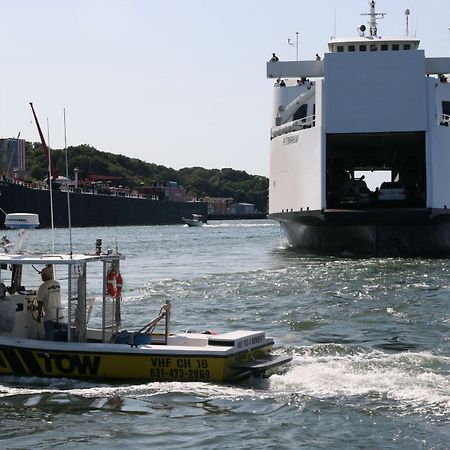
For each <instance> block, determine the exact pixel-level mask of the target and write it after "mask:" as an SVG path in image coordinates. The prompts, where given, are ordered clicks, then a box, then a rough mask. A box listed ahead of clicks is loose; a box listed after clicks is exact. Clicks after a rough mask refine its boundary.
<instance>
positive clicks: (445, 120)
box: [439, 114, 450, 127]
mask: <svg viewBox="0 0 450 450" xmlns="http://www.w3.org/2000/svg"><path fill="white" fill-rule="evenodd" d="M449 124H450V116H449V115H448V114H442V115H441V117H440V120H439V125H442V126H444V127H448V126H449Z"/></svg>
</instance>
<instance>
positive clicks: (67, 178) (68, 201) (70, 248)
mask: <svg viewBox="0 0 450 450" xmlns="http://www.w3.org/2000/svg"><path fill="white" fill-rule="evenodd" d="M64 153H65V156H66V190H67V216H68V217H67V218H68V225H69V250H70V257H71V258H72V216H71V213H70V192H69V164H68V162H67V128H66V108H64Z"/></svg>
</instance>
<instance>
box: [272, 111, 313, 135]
mask: <svg viewBox="0 0 450 450" xmlns="http://www.w3.org/2000/svg"><path fill="white" fill-rule="evenodd" d="M315 126H316V116H315V114H314V115H312V116H307V117H303V118H302V119H298V120H294V121H293V122H289V123H285V124H283V125H279V126H275V127H272V130H271V136H270V138H271V139H274V138H276V137H278V136H281V135H283V134H287V133H292V132H294V131H301V130H305V129H308V128H312V127H315Z"/></svg>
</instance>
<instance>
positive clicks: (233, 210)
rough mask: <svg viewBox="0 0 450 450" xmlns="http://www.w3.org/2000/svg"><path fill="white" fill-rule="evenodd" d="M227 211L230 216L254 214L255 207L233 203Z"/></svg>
mask: <svg viewBox="0 0 450 450" xmlns="http://www.w3.org/2000/svg"><path fill="white" fill-rule="evenodd" d="M229 211H230V214H254V213H255V205H254V204H253V203H233V204H232V205H231V206H230V210H229Z"/></svg>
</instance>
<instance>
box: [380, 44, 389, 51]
mask: <svg viewBox="0 0 450 450" xmlns="http://www.w3.org/2000/svg"><path fill="white" fill-rule="evenodd" d="M388 50H389V45H387V44H381V51H382V52H387V51H388Z"/></svg>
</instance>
